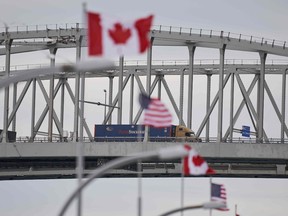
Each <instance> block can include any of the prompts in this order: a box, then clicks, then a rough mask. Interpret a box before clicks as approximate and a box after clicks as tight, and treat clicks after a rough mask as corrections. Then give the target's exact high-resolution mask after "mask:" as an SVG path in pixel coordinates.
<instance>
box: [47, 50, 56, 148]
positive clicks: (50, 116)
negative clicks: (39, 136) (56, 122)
mask: <svg viewBox="0 0 288 216" xmlns="http://www.w3.org/2000/svg"><path fill="white" fill-rule="evenodd" d="M49 52H50V55H51V56H53V57H52V58H50V67H55V55H56V52H57V48H54V47H53V48H50V49H49ZM48 106H49V114H48V141H49V142H52V136H53V135H52V134H53V110H54V75H53V76H52V77H51V78H50V87H49V104H48Z"/></svg>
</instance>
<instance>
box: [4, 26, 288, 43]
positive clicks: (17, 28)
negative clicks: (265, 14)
mask: <svg viewBox="0 0 288 216" xmlns="http://www.w3.org/2000/svg"><path fill="white" fill-rule="evenodd" d="M75 28H86V25H85V24H84V23H60V24H40V25H19V26H7V25H6V26H5V25H4V26H2V27H0V33H5V32H24V31H26V32H28V31H36V32H37V31H40V30H46V31H47V30H61V29H64V30H68V29H75ZM151 30H152V31H153V30H154V31H159V32H161V31H169V32H176V33H179V34H182V33H188V34H198V35H200V36H202V35H207V36H209V37H212V36H218V37H225V38H235V39H238V40H239V41H241V40H245V41H249V42H250V43H254V42H256V43H261V44H267V45H271V46H272V47H273V46H282V47H283V48H285V46H286V41H280V40H275V39H268V38H264V37H255V36H251V35H245V34H239V33H231V32H225V31H219V30H207V29H198V28H186V27H176V26H165V25H154V26H152V29H151Z"/></svg>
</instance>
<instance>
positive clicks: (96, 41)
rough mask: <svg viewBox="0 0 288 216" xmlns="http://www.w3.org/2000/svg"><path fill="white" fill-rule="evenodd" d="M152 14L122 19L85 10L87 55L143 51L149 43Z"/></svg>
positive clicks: (132, 53) (110, 54)
mask: <svg viewBox="0 0 288 216" xmlns="http://www.w3.org/2000/svg"><path fill="white" fill-rule="evenodd" d="M152 21H153V16H152V15H151V16H148V17H145V18H140V19H136V20H132V21H123V20H119V19H115V18H113V17H109V16H107V15H104V14H100V13H93V12H87V25H88V26H87V29H88V34H87V35H88V54H89V56H101V57H116V56H122V55H138V54H141V53H144V52H145V51H146V50H147V48H148V47H149V45H150V40H149V32H150V28H151V26H152Z"/></svg>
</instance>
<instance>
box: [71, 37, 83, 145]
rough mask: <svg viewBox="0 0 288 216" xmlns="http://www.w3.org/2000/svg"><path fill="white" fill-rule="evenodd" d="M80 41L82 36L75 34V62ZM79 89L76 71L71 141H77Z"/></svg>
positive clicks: (79, 49) (78, 59)
mask: <svg viewBox="0 0 288 216" xmlns="http://www.w3.org/2000/svg"><path fill="white" fill-rule="evenodd" d="M81 43H82V36H77V39H76V61H77V62H79V61H80V59H81ZM76 72H77V71H76ZM79 91H80V73H76V76H75V104H74V133H73V142H77V141H78V131H79V94H80V92H79Z"/></svg>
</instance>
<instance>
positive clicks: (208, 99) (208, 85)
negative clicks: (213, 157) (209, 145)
mask: <svg viewBox="0 0 288 216" xmlns="http://www.w3.org/2000/svg"><path fill="white" fill-rule="evenodd" d="M211 77H212V74H207V98H206V113H208V112H209V109H210V99H211ZM209 119H210V117H208V118H207V121H206V134H205V136H206V138H205V139H206V142H209V135H210V132H209V130H210V120H209Z"/></svg>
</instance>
